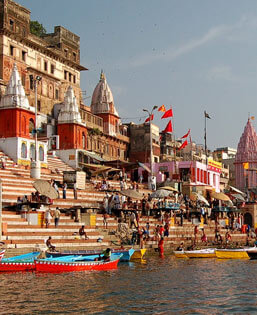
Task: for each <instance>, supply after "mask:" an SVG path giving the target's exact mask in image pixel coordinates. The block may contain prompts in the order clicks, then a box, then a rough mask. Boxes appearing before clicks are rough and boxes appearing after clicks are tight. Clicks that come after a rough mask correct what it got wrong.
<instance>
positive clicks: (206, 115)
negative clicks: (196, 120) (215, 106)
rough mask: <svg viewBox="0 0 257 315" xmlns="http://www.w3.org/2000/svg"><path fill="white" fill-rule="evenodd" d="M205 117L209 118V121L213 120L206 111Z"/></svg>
mask: <svg viewBox="0 0 257 315" xmlns="http://www.w3.org/2000/svg"><path fill="white" fill-rule="evenodd" d="M204 117H205V118H208V119H211V117H210V115H209V114H208V113H206V111H204Z"/></svg>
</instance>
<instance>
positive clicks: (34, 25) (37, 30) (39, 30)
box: [30, 21, 46, 37]
mask: <svg viewBox="0 0 257 315" xmlns="http://www.w3.org/2000/svg"><path fill="white" fill-rule="evenodd" d="M30 33H32V34H34V35H36V36H38V37H42V36H44V35H45V34H46V29H45V28H44V26H43V25H42V24H40V23H39V22H38V21H30Z"/></svg>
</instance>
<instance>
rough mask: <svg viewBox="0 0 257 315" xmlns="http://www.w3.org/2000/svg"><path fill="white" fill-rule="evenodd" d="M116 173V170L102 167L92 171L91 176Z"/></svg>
mask: <svg viewBox="0 0 257 315" xmlns="http://www.w3.org/2000/svg"><path fill="white" fill-rule="evenodd" d="M118 171H120V170H119V169H118V168H113V167H109V166H103V167H102V168H99V169H97V170H96V171H94V172H93V173H92V175H93V176H94V175H97V174H101V173H110V172H118Z"/></svg>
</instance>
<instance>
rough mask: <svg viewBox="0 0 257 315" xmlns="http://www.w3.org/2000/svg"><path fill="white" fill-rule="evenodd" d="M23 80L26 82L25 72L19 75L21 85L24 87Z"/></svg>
mask: <svg viewBox="0 0 257 315" xmlns="http://www.w3.org/2000/svg"><path fill="white" fill-rule="evenodd" d="M25 82H26V75H25V74H22V75H21V83H22V85H23V86H24V87H25Z"/></svg>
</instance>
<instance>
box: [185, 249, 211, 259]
mask: <svg viewBox="0 0 257 315" xmlns="http://www.w3.org/2000/svg"><path fill="white" fill-rule="evenodd" d="M184 253H185V255H186V256H187V257H188V258H215V257H216V254H215V248H206V249H199V250H185V252H184Z"/></svg>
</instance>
